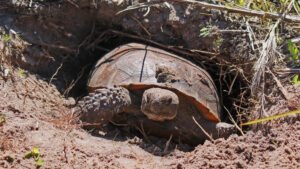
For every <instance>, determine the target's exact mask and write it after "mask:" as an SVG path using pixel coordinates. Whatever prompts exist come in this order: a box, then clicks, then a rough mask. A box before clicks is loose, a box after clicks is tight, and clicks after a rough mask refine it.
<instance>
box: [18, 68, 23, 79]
mask: <svg viewBox="0 0 300 169" xmlns="http://www.w3.org/2000/svg"><path fill="white" fill-rule="evenodd" d="M18 74H19V75H20V76H21V77H23V78H24V77H25V72H24V70H22V69H20V70H19V72H18Z"/></svg>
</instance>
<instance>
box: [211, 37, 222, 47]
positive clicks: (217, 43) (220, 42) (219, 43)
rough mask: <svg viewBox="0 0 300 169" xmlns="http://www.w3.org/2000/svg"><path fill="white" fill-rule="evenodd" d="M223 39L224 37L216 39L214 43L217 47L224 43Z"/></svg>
mask: <svg viewBox="0 0 300 169" xmlns="http://www.w3.org/2000/svg"><path fill="white" fill-rule="evenodd" d="M223 41H224V39H222V38H218V39H216V40H214V42H213V45H214V46H215V47H219V46H220V45H221V44H222V42H223Z"/></svg>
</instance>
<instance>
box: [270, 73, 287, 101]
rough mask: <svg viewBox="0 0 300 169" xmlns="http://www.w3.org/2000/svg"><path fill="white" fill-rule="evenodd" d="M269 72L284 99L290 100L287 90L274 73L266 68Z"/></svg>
mask: <svg viewBox="0 0 300 169" xmlns="http://www.w3.org/2000/svg"><path fill="white" fill-rule="evenodd" d="M268 71H269V73H270V74H271V75H272V76H273V79H274V80H275V82H276V84H277V86H278V88H279V90H280V91H281V93H282V94H283V96H284V97H285V99H286V100H290V98H291V96H290V95H289V93H288V91H287V90H286V89H285V88H284V87H283V86H282V84H281V83H280V81H279V80H278V78H277V77H276V76H275V75H274V73H272V71H270V69H269V68H268Z"/></svg>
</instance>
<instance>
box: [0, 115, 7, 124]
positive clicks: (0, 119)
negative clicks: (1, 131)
mask: <svg viewBox="0 0 300 169" xmlns="http://www.w3.org/2000/svg"><path fill="white" fill-rule="evenodd" d="M5 120H6V114H2V116H1V118H0V124H1V123H3V122H5Z"/></svg>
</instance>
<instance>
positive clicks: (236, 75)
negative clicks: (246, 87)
mask: <svg viewBox="0 0 300 169" xmlns="http://www.w3.org/2000/svg"><path fill="white" fill-rule="evenodd" d="M238 75H239V71H238V70H236V73H235V76H234V78H233V80H232V82H231V85H230V87H229V91H228V95H230V93H231V91H232V87H233V85H234V82H235V80H236V78H237V77H238Z"/></svg>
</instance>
